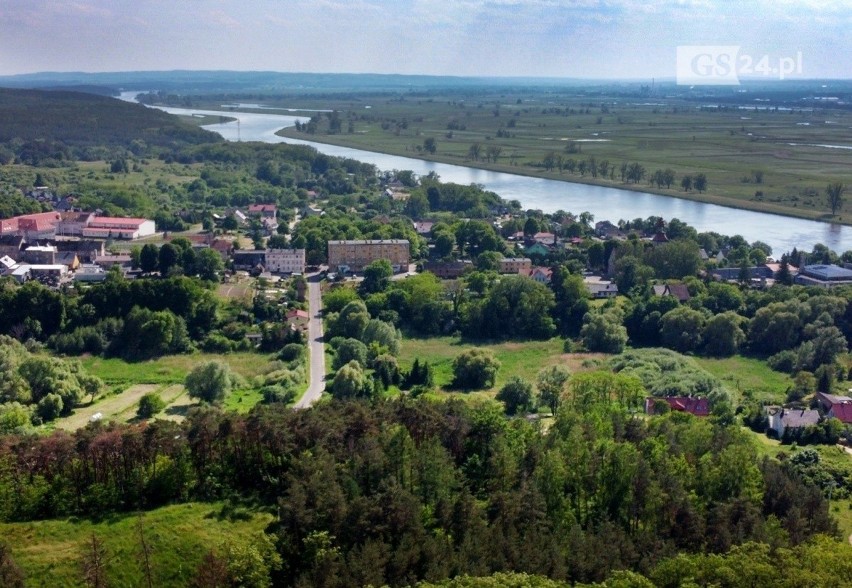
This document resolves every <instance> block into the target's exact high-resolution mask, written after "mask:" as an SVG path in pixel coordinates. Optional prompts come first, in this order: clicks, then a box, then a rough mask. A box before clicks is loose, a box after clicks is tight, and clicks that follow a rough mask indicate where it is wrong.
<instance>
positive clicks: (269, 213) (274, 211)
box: [248, 204, 278, 219]
mask: <svg viewBox="0 0 852 588" xmlns="http://www.w3.org/2000/svg"><path fill="white" fill-rule="evenodd" d="M248 213H249V216H254V217H260V218H272V219H274V218H276V217H277V216H278V207H277V206H276V205H274V204H250V205H249V207H248Z"/></svg>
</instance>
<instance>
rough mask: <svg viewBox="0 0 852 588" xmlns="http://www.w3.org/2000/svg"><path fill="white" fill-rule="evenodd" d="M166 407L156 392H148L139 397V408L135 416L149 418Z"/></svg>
mask: <svg viewBox="0 0 852 588" xmlns="http://www.w3.org/2000/svg"><path fill="white" fill-rule="evenodd" d="M164 408H166V403H165V402H164V401H163V399H162V398H160V395H159V394H157V393H156V392H149V393H148V394H145V395H144V396H143V397H142V398H140V399H139V408H138V409H136V416H138V417H139V418H140V419H150V418H151V417H152V416H154V415H155V414H157V413H158V412H161V411H162V410H163V409H164Z"/></svg>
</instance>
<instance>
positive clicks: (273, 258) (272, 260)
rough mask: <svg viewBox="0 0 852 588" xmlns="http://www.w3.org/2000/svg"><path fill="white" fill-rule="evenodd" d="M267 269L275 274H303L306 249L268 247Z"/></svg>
mask: <svg viewBox="0 0 852 588" xmlns="http://www.w3.org/2000/svg"><path fill="white" fill-rule="evenodd" d="M266 269H267V271H270V272H272V273H273V274H301V273H304V271H305V250H304V249H267V250H266Z"/></svg>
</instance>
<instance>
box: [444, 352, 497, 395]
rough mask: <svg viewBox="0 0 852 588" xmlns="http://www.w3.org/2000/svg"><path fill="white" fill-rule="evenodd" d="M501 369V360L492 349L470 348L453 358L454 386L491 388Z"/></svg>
mask: <svg viewBox="0 0 852 588" xmlns="http://www.w3.org/2000/svg"><path fill="white" fill-rule="evenodd" d="M499 369H500V362H499V361H497V360H496V359H495V358H494V356H493V355H492V354H491V352H490V351H487V350H485V349H480V348H474V349H470V350H468V351H465V352H464V353H461V354H459V355H458V356H457V357H456V358H455V359H454V360H453V386H455V387H456V388H462V389H464V390H475V389H478V388H490V387H491V386H493V385H494V380H495V379H496V378H497V370H499Z"/></svg>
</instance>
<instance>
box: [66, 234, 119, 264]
mask: <svg viewBox="0 0 852 588" xmlns="http://www.w3.org/2000/svg"><path fill="white" fill-rule="evenodd" d="M53 244H54V245H55V246H56V250H57V252H59V253H63V252H74V253H76V254H77V257H78V258H79V259H80V263H94V261H95V258H96V257H98V256H101V255H106V242H105V241H96V240H92V239H73V240H72V239H57V240H56V241H53Z"/></svg>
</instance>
